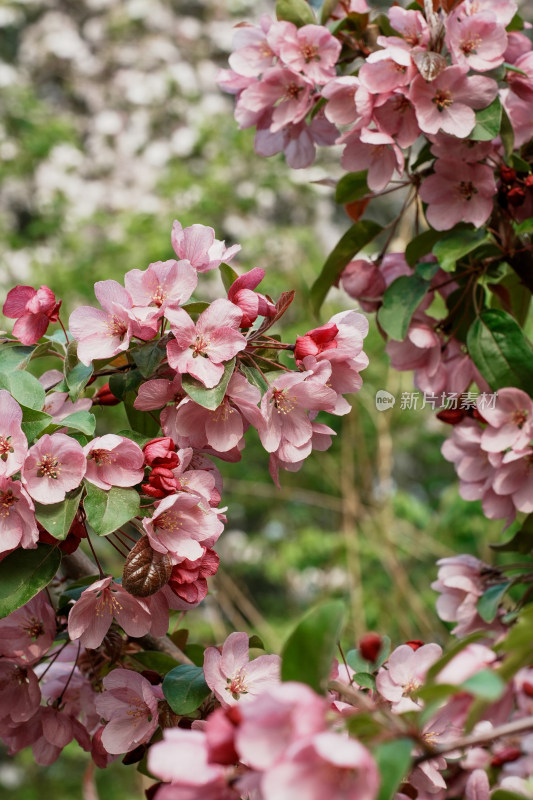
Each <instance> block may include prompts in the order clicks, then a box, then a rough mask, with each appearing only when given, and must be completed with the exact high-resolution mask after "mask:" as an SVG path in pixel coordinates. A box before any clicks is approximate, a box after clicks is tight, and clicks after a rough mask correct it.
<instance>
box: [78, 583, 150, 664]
mask: <svg viewBox="0 0 533 800" xmlns="http://www.w3.org/2000/svg"><path fill="white" fill-rule="evenodd" d="M113 618H115V619H116V621H117V622H118V624H119V625H120V627H121V628H123V629H124V630H125V631H126V633H127V634H128V636H144V635H145V634H146V633H148V631H149V630H150V626H151V617H150V612H149V610H148V607H147V606H146V605H145V603H143V602H142V601H141V600H138V599H137V598H136V597H132V595H131V594H129V593H128V592H127V591H126V590H125V589H123V588H122V586H121V585H120V584H119V583H115V581H113V578H112V577H111V576H109V577H107V578H102V579H101V580H99V581H95V582H94V583H92V584H91V585H90V586H89V588H88V589H85V591H83V592H82V594H81V597H80V599H79V600H77V601H76V602H75V603H74V605H73V607H72V608H71V610H70V613H69V616H68V634H69V636H70V638H71V639H79V640H80V642H81V644H82V646H83V647H87V648H89V649H94V648H95V647H99V646H100V645H101V644H102V642H103V640H104V637H105V635H106V633H107V632H108V630H109V628H110V626H111V623H112V622H113Z"/></svg>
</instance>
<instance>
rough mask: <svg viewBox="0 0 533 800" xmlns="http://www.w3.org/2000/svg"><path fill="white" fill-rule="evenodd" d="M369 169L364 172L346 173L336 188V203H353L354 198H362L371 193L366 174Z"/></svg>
mask: <svg viewBox="0 0 533 800" xmlns="http://www.w3.org/2000/svg"><path fill="white" fill-rule="evenodd" d="M367 175H368V170H363V171H362V172H349V173H348V174H347V175H344V176H343V177H342V178H341V179H340V181H339V182H338V184H337V188H336V189H335V202H336V203H342V204H345V203H353V202H354V200H361V198H362V197H365V195H367V194H368V193H369V188H368V184H367V182H366V176H367Z"/></svg>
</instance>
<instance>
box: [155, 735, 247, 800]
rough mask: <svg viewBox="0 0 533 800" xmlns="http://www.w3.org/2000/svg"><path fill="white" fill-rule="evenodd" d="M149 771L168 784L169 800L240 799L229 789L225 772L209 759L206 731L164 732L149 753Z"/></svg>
mask: <svg viewBox="0 0 533 800" xmlns="http://www.w3.org/2000/svg"><path fill="white" fill-rule="evenodd" d="M148 769H149V770H150V772H151V773H152V774H153V775H156V776H157V777H158V778H161V780H164V781H171V785H170V786H169V787H168V790H169V793H168V795H167V798H168V800H171V798H172V797H176V796H177V797H179V796H181V797H183V798H187V799H188V800H237V798H238V797H239V795H237V794H236V793H234V792H232V791H231V790H230V789H229V787H228V785H227V783H226V779H225V770H224V768H223V767H222V766H220V764H216V763H211V761H210V760H209V759H208V748H207V740H206V734H205V731H199V730H188V731H187V730H183V729H182V728H168V729H166V730H165V731H164V733H163V741H162V742H156V743H155V744H154V745H153V746H152V747H151V748H150V750H149V752H148ZM162 788H163V791H164V789H165V787H162ZM161 792H162V790H161V789H160V790H159V791H158V794H159V795H160V796H163V797H164V796H165V795H164V794H162V793H161Z"/></svg>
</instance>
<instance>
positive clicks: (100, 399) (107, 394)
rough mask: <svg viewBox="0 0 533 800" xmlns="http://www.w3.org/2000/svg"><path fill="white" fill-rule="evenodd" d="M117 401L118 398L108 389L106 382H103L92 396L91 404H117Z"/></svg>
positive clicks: (118, 401)
mask: <svg viewBox="0 0 533 800" xmlns="http://www.w3.org/2000/svg"><path fill="white" fill-rule="evenodd" d="M119 403H120V400H119V399H118V397H115V395H114V394H113V392H112V391H111V390H110V388H109V384H108V383H104V385H103V386H101V387H100V388H99V389H98V391H97V392H96V394H95V395H94V397H93V406H118V404H119Z"/></svg>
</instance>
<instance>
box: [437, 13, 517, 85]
mask: <svg viewBox="0 0 533 800" xmlns="http://www.w3.org/2000/svg"><path fill="white" fill-rule="evenodd" d="M446 44H447V46H448V49H449V50H450V52H451V54H452V58H453V60H454V62H455V63H456V64H460V65H461V66H468V67H469V68H470V69H473V70H476V72H485V71H487V70H490V69H494V68H495V67H499V66H500V64H503V61H504V53H505V50H506V48H507V33H506V31H505V27H504V25H501V24H500V23H498V22H497V21H496V19H495V18H494V16H493V15H492V14H490V13H488V12H485V13H483V12H481V13H479V14H474V15H473V16H466V15H465V14H463V12H462V9H461V8H456V9H454V11H452V13H451V14H450V15H449V16H448V19H447V20H446Z"/></svg>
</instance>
